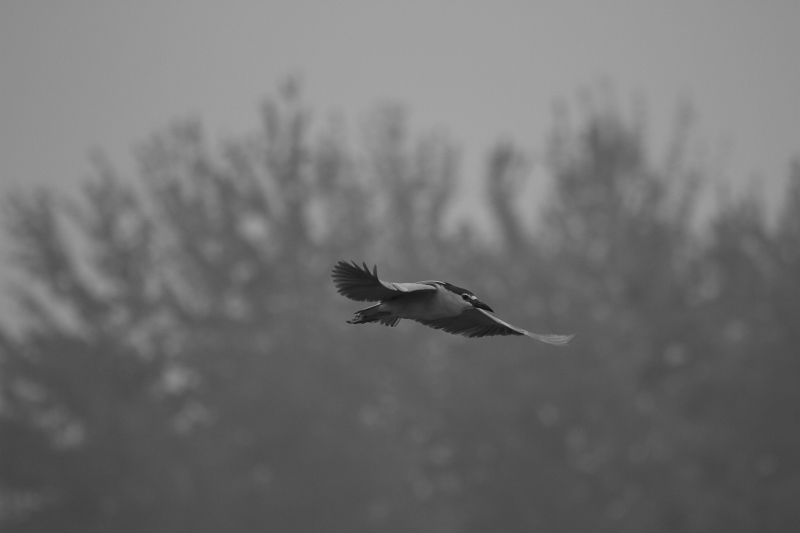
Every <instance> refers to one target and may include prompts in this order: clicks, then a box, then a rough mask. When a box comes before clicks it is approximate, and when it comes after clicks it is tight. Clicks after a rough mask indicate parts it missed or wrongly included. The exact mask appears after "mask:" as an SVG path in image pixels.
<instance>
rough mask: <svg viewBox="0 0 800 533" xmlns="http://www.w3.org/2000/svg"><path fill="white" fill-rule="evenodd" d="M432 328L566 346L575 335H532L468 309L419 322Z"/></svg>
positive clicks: (469, 335) (453, 332) (456, 332)
mask: <svg viewBox="0 0 800 533" xmlns="http://www.w3.org/2000/svg"><path fill="white" fill-rule="evenodd" d="M417 322H419V323H421V324H425V325H426V326H429V327H431V328H436V329H441V330H444V331H446V332H448V333H452V334H454V335H464V336H465V337H491V336H493V335H526V336H528V337H530V338H532V339H536V340H538V341H542V342H546V343H547V344H555V345H556V346H564V345H566V344H569V343H570V342H572V339H574V338H575V335H574V334H573V335H555V334H552V333H551V334H546V335H542V334H539V333H531V332H530V331H526V330H524V329H521V328H518V327H516V326H512V325H511V324H509V323H508V322H504V321H502V320H500V319H499V318H497V317H495V316H494V315H492V314H490V313H487V312H486V311H484V310H483V309H477V308H474V309H468V310H467V311H464V312H463V313H461V314H460V315H458V316H454V317H448V318H438V319H436V320H418V321H417Z"/></svg>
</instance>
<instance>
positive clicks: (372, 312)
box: [347, 304, 400, 327]
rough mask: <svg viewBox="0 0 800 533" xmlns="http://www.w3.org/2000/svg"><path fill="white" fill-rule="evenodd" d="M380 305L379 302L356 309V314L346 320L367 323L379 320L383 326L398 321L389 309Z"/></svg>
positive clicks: (354, 322) (350, 322)
mask: <svg viewBox="0 0 800 533" xmlns="http://www.w3.org/2000/svg"><path fill="white" fill-rule="evenodd" d="M380 307H381V304H375V305H373V306H370V307H367V308H366V309H361V310H360V311H356V316H355V317H353V320H348V321H347V323H348V324H369V323H371V322H380V323H381V324H383V325H384V326H389V327H394V326H396V325H397V323H398V322H400V319H399V318H398V317H396V316H392V314H391V313H390V312H389V311H386V310H384V309H382V308H380Z"/></svg>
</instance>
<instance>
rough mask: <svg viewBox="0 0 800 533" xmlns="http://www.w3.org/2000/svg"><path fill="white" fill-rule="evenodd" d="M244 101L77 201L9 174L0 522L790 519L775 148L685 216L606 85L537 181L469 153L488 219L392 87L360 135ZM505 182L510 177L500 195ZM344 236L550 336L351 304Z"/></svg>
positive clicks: (358, 256)
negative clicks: (358, 144)
mask: <svg viewBox="0 0 800 533" xmlns="http://www.w3.org/2000/svg"><path fill="white" fill-rule="evenodd" d="M262 117H263V131H262V132H261V133H259V134H257V135H253V136H250V137H246V138H243V139H238V140H232V141H229V142H227V143H224V144H223V145H221V146H218V147H209V145H208V143H207V141H206V140H205V139H204V136H203V132H202V128H201V126H200V124H198V123H196V122H191V121H190V122H185V123H181V124H178V125H176V126H174V127H173V128H172V129H170V130H169V131H166V132H164V133H161V134H158V135H155V136H153V137H152V138H151V139H150V141H149V142H147V143H146V144H145V145H144V146H143V147H142V148H141V150H140V151H139V152H138V154H137V155H138V160H139V162H140V166H141V180H139V181H138V182H136V183H131V182H130V181H129V180H124V179H121V178H119V177H118V176H117V175H116V173H115V171H114V169H113V166H112V165H110V164H109V163H108V162H106V161H104V160H103V159H102V158H97V159H96V160H95V168H96V174H97V175H96V178H95V179H93V180H91V181H90V182H88V183H87V184H86V187H85V190H84V191H83V195H82V197H81V200H80V201H79V202H67V201H65V200H63V199H60V198H55V197H54V196H53V195H52V194H50V193H48V192H47V191H42V192H38V193H35V194H31V195H27V196H21V197H16V198H13V199H12V200H11V201H9V202H7V209H6V212H7V228H8V231H9V232H10V234H11V236H12V237H13V239H14V242H15V243H16V245H17V247H16V254H15V256H14V258H13V260H14V261H15V264H16V265H17V267H18V269H19V271H20V272H24V274H25V275H26V276H27V277H26V282H25V283H24V284H20V285H19V286H18V287H17V288H16V290H15V293H14V294H13V295H12V296H13V297H14V298H15V300H16V301H17V302H18V304H19V306H20V308H21V309H23V310H24V311H25V314H26V317H27V322H26V323H27V326H26V328H25V329H24V330H23V331H22V332H20V333H14V334H12V333H9V332H8V331H6V332H5V333H2V335H0V365H1V366H0V394H1V395H2V396H0V398H1V401H0V523H2V526H3V531H7V532H42V531H59V532H69V531H76V532H77V531H80V532H93V531H97V532H100V531H102V532H107V531H115V532H125V531H151V532H159V531H164V532H166V531H169V532H175V531H191V532H203V531H209V532H218V531H264V530H269V531H287V532H288V531H302V532H309V531H325V532H332V531H347V532H357V531H365V532H366V531H387V532H393V531H397V532H401V531H402V532H405V531H421V532H424V531H431V532H433V531H436V532H447V531H451V532H476V533H477V532H484V531H506V532H511V531H526V532H527V531H532V530H541V531H570V532H578V531H587V532H588V531H591V532H598V531H615V532H619V531H622V532H625V531H632V532H633V531H636V532H638V531H652V532H661V531H664V532H666V531H720V532H726V533H730V532H734V531H788V530H792V529H796V528H798V527H800V511H798V507H797V505H796V503H797V498H798V496H800V472H798V467H800V464H798V462H799V461H800V451H798V450H800V426H799V425H798V424H797V420H799V419H800V387H798V384H799V383H800V358H798V348H797V347H798V346H800V328H798V325H800V163H796V164H795V165H794V166H793V167H792V170H791V179H790V185H789V188H788V190H787V194H786V196H785V205H784V206H783V208H782V211H781V215H780V216H779V217H778V221H777V223H776V224H775V226H774V227H772V226H769V225H768V224H767V223H766V222H765V219H764V214H763V213H762V210H761V209H760V207H759V205H758V204H757V203H756V202H755V201H754V200H752V199H750V198H744V199H743V200H741V201H738V202H732V203H730V204H728V205H726V206H725V207H724V208H723V209H721V210H720V212H719V213H718V214H716V215H714V218H713V220H712V221H711V222H710V225H709V228H708V231H707V232H706V233H705V234H699V233H698V232H697V231H696V230H693V229H692V228H693V224H692V220H693V219H694V215H695V211H696V210H697V203H698V200H697V198H698V195H697V187H696V184H697V180H696V179H695V178H696V176H694V175H693V171H692V170H691V169H690V168H688V167H687V166H686V165H681V164H680V161H681V156H680V154H677V155H674V157H673V158H672V159H671V162H670V164H669V165H668V167H667V168H666V169H659V168H657V167H655V166H653V165H652V164H651V163H650V162H649V161H648V160H647V157H646V151H645V147H644V146H643V143H644V141H643V138H644V132H643V131H642V127H641V125H640V124H638V123H636V122H635V121H633V122H632V121H630V120H626V119H624V118H623V117H622V116H621V115H620V113H618V112H616V111H614V110H612V109H609V108H600V109H592V110H589V111H587V112H586V114H585V117H584V119H583V123H582V124H581V125H580V127H579V128H578V129H577V130H576V131H572V130H571V129H570V128H569V127H567V126H566V124H565V123H564V124H559V125H557V126H556V128H555V131H554V133H553V138H552V142H551V146H550V157H549V164H550V170H551V172H552V175H553V177H554V189H553V191H552V197H550V198H548V201H547V202H545V204H544V205H545V207H544V212H543V216H542V221H541V224H540V225H539V226H538V227H537V228H536V229H535V230H532V229H531V228H529V227H526V226H525V224H524V223H523V222H522V220H523V219H524V218H525V217H523V216H522V215H521V213H520V203H519V201H518V200H519V198H520V194H521V191H522V190H523V188H524V186H525V184H526V181H527V180H528V179H530V178H529V175H528V174H527V173H526V172H525V170H526V168H525V163H524V161H525V157H524V154H522V152H521V151H520V150H519V149H517V148H516V147H514V146H513V145H511V144H508V143H506V144H501V145H498V146H497V147H496V149H495V150H494V151H493V152H492V154H491V155H490V157H489V159H488V165H487V172H486V178H485V187H486V191H487V197H486V198H487V205H488V207H489V209H490V210H491V213H492V215H493V217H494V219H495V220H496V222H497V224H496V227H497V230H496V232H495V235H494V237H493V241H494V242H492V243H488V242H485V241H482V240H481V238H479V237H478V236H477V235H476V234H475V232H474V228H473V227H472V226H470V225H465V226H463V227H460V229H459V230H458V231H456V232H455V233H446V232H445V231H444V220H445V217H446V215H447V213H448V212H449V209H450V208H451V207H452V206H453V205H454V203H455V202H456V194H457V188H458V185H459V181H458V153H457V150H456V149H455V148H454V145H453V144H452V142H451V141H450V140H449V139H447V137H446V136H444V135H429V136H424V137H422V138H421V139H419V140H416V141H415V140H414V139H411V138H410V134H409V133H408V126H407V120H406V116H405V113H404V110H403V109H402V108H400V107H396V106H386V107H383V108H381V109H379V110H378V111H376V112H375V113H374V115H373V116H372V117H371V119H370V120H369V122H368V125H367V127H366V128H365V131H366V143H365V146H364V149H363V150H362V151H356V150H353V149H352V148H350V147H349V146H348V145H347V143H346V142H345V139H344V138H343V136H342V135H341V132H340V131H339V130H337V129H336V128H335V127H334V128H331V129H329V130H324V131H323V132H322V133H320V134H318V135H317V136H316V137H315V136H314V134H313V132H312V130H311V124H310V114H309V113H308V111H307V110H306V109H305V108H304V107H303V105H302V103H301V101H300V100H299V97H298V94H297V90H296V88H294V87H293V86H291V84H287V86H286V87H284V90H283V91H282V93H281V95H280V97H279V98H277V99H275V100H274V101H270V102H268V103H267V104H265V105H264V107H263V109H262ZM523 208H527V207H523ZM338 259H355V260H359V261H360V260H366V261H367V262H377V263H378V264H379V269H381V273H382V274H383V275H384V276H385V277H386V278H388V279H393V280H414V279H430V278H439V279H445V280H449V281H452V282H453V283H457V284H459V285H462V286H467V287H470V288H471V289H473V290H474V292H475V293H476V294H478V295H480V296H481V298H482V299H484V300H485V301H488V302H490V303H491V305H492V306H493V307H495V309H497V311H498V313H499V314H500V315H501V316H503V317H505V318H508V320H510V321H512V322H513V323H518V324H520V325H521V326H523V327H530V328H531V329H533V330H537V331H538V330H541V331H554V332H559V333H569V332H579V334H580V335H579V337H578V339H577V340H576V341H575V342H574V343H573V344H572V345H571V346H570V347H568V348H564V349H559V348H554V347H549V346H544V345H540V344H536V343H533V342H530V341H529V340H527V339H520V338H492V339H479V340H474V339H473V340H468V339H463V338H460V337H454V336H450V335H445V334H443V333H441V332H438V331H432V330H428V329H426V328H423V327H421V326H419V325H417V324H403V325H401V326H399V327H398V328H397V329H394V330H389V329H386V328H382V327H377V326H359V327H354V326H348V325H346V324H345V323H344V320H345V319H346V318H348V317H349V316H350V313H351V312H352V311H353V310H355V309H357V308H358V306H357V305H355V304H354V303H353V302H349V301H347V300H345V299H344V298H341V297H339V296H337V295H336V294H335V291H334V289H333V286H332V284H331V282H330V279H329V269H330V267H331V266H332V265H333V264H334V263H335V261H336V260H338Z"/></svg>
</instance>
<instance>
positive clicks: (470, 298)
mask: <svg viewBox="0 0 800 533" xmlns="http://www.w3.org/2000/svg"><path fill="white" fill-rule="evenodd" d="M443 285H444V286H445V288H446V289H448V290H450V291H453V292H454V293H456V294H458V295H460V296H461V298H463V299H464V301H465V302H469V303H471V304H472V307H475V308H477V309H485V310H486V311H489V312H490V313H494V309H492V308H491V307H489V306H488V305H486V304H485V303H483V302H482V301H480V300H478V298H477V297H476V296H475V295H474V294H472V292H470V291H468V290H467V289H462V288H461V287H456V286H455V285H451V284H450V283H444V284H443Z"/></svg>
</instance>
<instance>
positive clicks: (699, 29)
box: [0, 0, 800, 196]
mask: <svg viewBox="0 0 800 533" xmlns="http://www.w3.org/2000/svg"><path fill="white" fill-rule="evenodd" d="M798 22H800V2H798V1H796V0H787V1H762V2H756V1H749V2H740V1H734V0H719V1H705V2H690V1H685V2H684V1H674V2H666V1H664V2H648V1H641V0H638V1H596V0H591V1H584V2H575V1H572V2H571V1H564V0H558V1H552V2H547V1H533V0H531V1H514V2H512V1H484V2H478V1H465V0H457V1H449V2H445V1H424V2H412V1H396V2H388V1H356V0H338V1H322V0H320V1H313V2H312V1H299V0H291V1H288V0H287V1H262V2H256V1H251V2H244V1H225V2H203V1H164V0H160V1H152V2H151V1H143V0H137V1H133V2H122V1H109V0H103V1H89V0H85V1H82V0H71V1H68V2H66V1H56V0H53V1H45V0H35V1H28V0H2V1H0V84H2V85H0V194H1V193H3V192H4V191H6V190H8V188H9V187H10V186H13V185H15V184H16V185H22V186H27V184H31V183H34V184H45V183H47V184H58V185H59V186H62V187H66V188H70V187H74V185H75V184H76V183H77V182H78V180H79V179H80V178H81V177H82V176H84V175H86V174H87V172H88V171H89V169H90V165H89V164H88V161H87V158H86V155H87V153H88V151H89V149H90V148H92V147H100V148H103V149H104V150H105V151H106V152H107V153H108V155H109V156H110V158H111V160H112V161H113V162H114V163H116V164H117V165H118V166H120V167H121V168H122V169H123V170H125V171H127V172H132V169H133V168H134V164H133V159H132V156H131V153H130V152H131V148H132V147H133V146H135V145H136V143H138V142H141V141H143V140H145V139H146V138H147V137H148V136H149V135H150V134H151V133H153V132H156V131H158V130H161V129H163V128H164V127H166V126H167V125H168V124H169V123H170V122H171V121H172V120H174V119H176V118H182V117H187V116H199V117H200V118H202V120H203V122H204V123H205V125H206V127H207V131H208V132H209V134H210V135H211V137H212V138H224V137H226V136H231V135H234V136H238V135H240V134H244V133H247V132H250V131H253V130H255V129H257V128H258V125H259V117H258V106H259V103H260V101H261V100H262V99H263V98H264V97H265V96H267V95H270V94H274V93H275V89H276V87H277V85H278V84H279V82H280V81H281V80H283V79H285V78H286V77H287V76H288V75H290V74H301V75H302V78H303V85H304V96H305V100H306V102H307V103H308V104H309V105H310V106H311V107H312V108H313V110H314V111H315V114H316V116H317V117H319V120H320V122H324V120H325V117H326V116H327V115H328V114H329V113H331V112H333V111H339V112H341V114H342V115H343V116H344V117H345V119H346V120H347V122H348V124H349V127H350V128H349V129H350V130H351V131H352V132H354V133H355V135H354V137H355V140H356V141H357V140H358V139H357V133H358V124H359V121H362V120H363V119H364V117H365V115H366V114H367V113H368V111H369V110H370V109H372V108H374V106H375V105H376V104H377V103H379V102H383V101H387V100H390V101H397V102H401V103H404V104H406V105H407V106H408V108H409V110H410V111H411V116H412V127H413V129H414V130H416V131H422V130H426V129H428V128H432V127H437V126H441V127H444V128H446V129H447V131H448V132H449V133H450V135H451V136H452V137H453V138H454V139H455V140H457V141H458V142H459V143H460V145H461V148H462V152H463V156H464V160H463V165H462V172H463V174H464V175H465V176H466V177H467V178H474V176H476V175H478V174H479V173H481V172H482V170H483V159H484V157H485V155H486V153H487V150H488V149H489V148H490V147H491V146H492V145H493V143H495V142H496V141H497V140H498V139H501V138H510V139H513V140H514V141H515V142H517V143H518V144H519V145H520V146H522V147H524V148H526V149H529V150H530V151H531V153H536V152H537V151H540V150H541V149H542V148H543V147H544V146H545V142H546V138H547V134H548V132H549V131H550V130H551V128H552V125H553V113H552V110H553V103H554V102H555V101H557V100H559V99H561V100H565V101H567V102H568V103H574V102H576V96H577V94H578V92H579V90H580V89H581V88H582V87H586V86H591V85H593V84H597V82H598V80H601V79H605V80H608V81H609V82H611V84H612V85H613V86H614V87H615V90H616V94H617V96H618V99H619V102H620V103H621V104H622V107H623V108H624V109H625V108H627V109H630V106H629V104H630V102H631V101H632V100H633V97H634V96H636V95H639V96H643V97H644V98H645V101H646V106H645V108H646V110H647V112H648V117H649V129H650V146H651V147H652V148H653V149H654V151H655V153H656V154H659V153H661V154H663V152H664V151H665V149H666V143H667V141H668V138H669V132H670V131H671V128H672V124H673V120H674V118H675V111H676V108H677V106H678V104H679V102H681V101H683V100H687V99H688V100H689V101H690V102H691V103H692V104H693V106H694V108H695V110H696V112H697V115H698V117H697V120H698V122H697V130H696V136H695V137H696V139H697V140H698V144H699V145H703V146H705V148H706V149H707V150H708V153H710V154H711V159H712V160H714V161H715V163H714V164H715V165H717V167H716V168H717V171H720V172H719V173H720V174H721V175H722V176H723V177H724V179H726V180H729V181H730V182H731V183H732V184H741V183H744V182H745V181H746V180H747V179H749V178H750V177H752V176H760V179H761V180H763V182H764V183H765V184H766V185H767V187H768V188H770V190H773V191H777V190H778V188H777V187H776V184H781V183H783V181H784V179H785V177H786V175H787V169H788V164H789V160H790V158H791V157H793V156H796V155H798V154H800V30H799V29H798ZM774 195H775V194H774V193H773V196H774Z"/></svg>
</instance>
